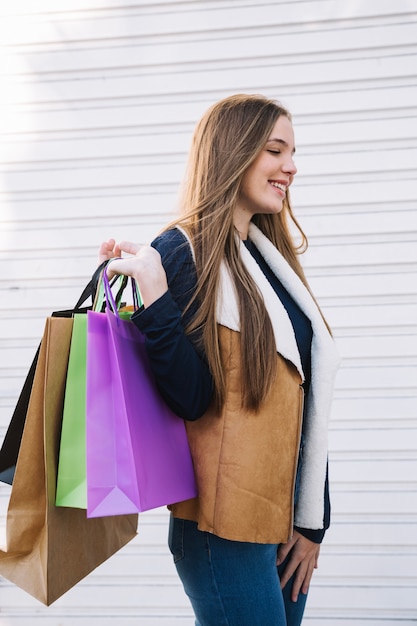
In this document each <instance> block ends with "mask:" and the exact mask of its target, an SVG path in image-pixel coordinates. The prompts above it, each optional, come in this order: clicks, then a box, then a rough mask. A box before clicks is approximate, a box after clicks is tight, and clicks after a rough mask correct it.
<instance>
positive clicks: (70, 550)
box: [0, 317, 137, 605]
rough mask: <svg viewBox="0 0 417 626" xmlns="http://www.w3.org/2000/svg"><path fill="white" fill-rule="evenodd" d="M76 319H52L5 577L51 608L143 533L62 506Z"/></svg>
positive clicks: (28, 427)
mask: <svg viewBox="0 0 417 626" xmlns="http://www.w3.org/2000/svg"><path fill="white" fill-rule="evenodd" d="M72 325H73V320H72V319H71V318H62V319H61V318H58V317H51V318H48V319H47V320H46V324H45V332H44V335H43V338H42V341H41V346H40V351H39V357H38V361H37V365H36V371H35V375H34V379H33V385H32V390H31V394H30V400H29V405H28V409H27V414H26V420H25V426H24V430H23V435H22V439H21V443H20V449H19V455H18V459H17V464H16V472H15V476H14V480H13V485H12V490H11V495H10V501H9V507H8V511H7V519H6V535H7V546H6V550H4V551H3V550H1V551H0V575H2V576H4V577H5V578H7V579H8V580H10V581H12V582H13V583H15V584H16V585H18V586H19V587H21V588H22V589H24V590H25V591H27V592H28V593H29V594H31V595H32V596H34V597H35V598H37V599H38V600H40V601H41V602H43V603H44V604H46V605H49V604H51V603H52V602H54V601H55V600H56V599H57V598H59V597H60V596H61V595H62V594H64V593H65V592H66V591H68V590H69V589H70V588H71V587H73V586H74V585H75V584H76V583H77V582H78V581H80V580H81V579H82V578H84V577H85V576H86V575H87V574H88V573H89V572H91V571H92V570H93V569H94V568H96V567H97V566H98V565H99V564H100V563H102V562H103V561H105V560H106V559H107V558H109V557H110V556H111V555H112V554H114V553H115V552H116V551H117V550H119V549H120V548H121V547H122V546H124V545H125V544H126V543H127V542H128V541H129V540H130V539H132V538H133V537H134V536H135V534H136V528H137V515H129V516H121V517H112V518H106V519H103V518H97V519H87V516H86V512H85V511H83V510H81V509H72V508H66V507H64V508H57V507H55V485H56V468H57V458H58V448H59V437H60V428H61V419H62V408H63V406H62V405H63V394H64V387H65V379H66V373H67V365H68V354H69V347H70V339H71V332H72Z"/></svg>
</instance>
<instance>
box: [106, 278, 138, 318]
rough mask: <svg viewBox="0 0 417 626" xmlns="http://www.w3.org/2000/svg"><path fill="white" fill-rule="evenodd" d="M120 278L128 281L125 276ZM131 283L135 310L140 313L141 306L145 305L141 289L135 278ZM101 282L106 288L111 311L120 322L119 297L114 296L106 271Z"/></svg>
mask: <svg viewBox="0 0 417 626" xmlns="http://www.w3.org/2000/svg"><path fill="white" fill-rule="evenodd" d="M119 277H122V278H123V279H126V281H127V279H128V277H127V276H123V275H119ZM130 281H131V285H132V297H133V308H134V310H135V311H138V310H139V309H140V308H141V306H142V305H143V302H142V298H141V295H140V291H139V287H138V285H137V283H136V280H135V279H134V278H131V279H130ZM101 282H102V285H103V287H104V296H105V298H106V301H107V304H108V305H109V306H110V308H111V310H112V311H113V313H114V314H115V316H116V317H117V319H118V320H119V319H120V315H119V310H118V302H117V296H116V299H115V298H114V296H113V292H112V290H111V285H110V281H109V277H108V276H107V272H106V270H104V271H103V274H102V281H101ZM118 295H119V294H118Z"/></svg>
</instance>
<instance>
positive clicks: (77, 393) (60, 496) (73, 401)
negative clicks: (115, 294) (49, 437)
mask: <svg viewBox="0 0 417 626" xmlns="http://www.w3.org/2000/svg"><path fill="white" fill-rule="evenodd" d="M86 368H87V315H84V314H82V313H80V314H76V315H74V324H73V329H72V337H71V347H70V354H69V361H68V371H67V380H66V386H65V397H64V411H63V417H62V430H61V444H60V449H59V463H58V477H57V487H56V501H55V503H56V505H57V506H69V507H73V508H80V509H86V508H87V467H86V447H85V398H86Z"/></svg>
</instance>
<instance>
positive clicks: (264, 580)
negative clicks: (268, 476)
mask: <svg viewBox="0 0 417 626" xmlns="http://www.w3.org/2000/svg"><path fill="white" fill-rule="evenodd" d="M169 548H170V550H171V552H172V555H173V557H174V563H175V566H176V568H177V571H178V574H179V577H180V578H181V581H182V584H183V586H184V590H185V593H186V594H187V595H188V597H189V599H190V601H191V604H192V607H193V609H194V614H195V617H196V626H299V625H300V624H301V620H302V618H303V613H304V608H305V603H306V600H307V595H304V594H302V593H300V594H299V596H298V601H297V602H292V601H291V599H290V593H291V587H292V582H293V581H292V580H290V581H289V583H288V584H287V585H286V587H285V588H284V590H282V591H281V587H280V582H279V572H280V568H281V567H285V563H283V564H282V565H281V566H280V568H278V569H277V566H276V557H277V549H278V545H277V544H259V543H244V542H240V541H228V540H226V539H220V537H216V535H213V534H210V533H207V532H201V531H199V530H198V529H197V524H196V523H195V522H190V521H187V520H182V519H176V518H173V517H172V516H171V520H170V528H169Z"/></svg>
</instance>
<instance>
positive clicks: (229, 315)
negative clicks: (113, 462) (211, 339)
mask: <svg viewBox="0 0 417 626" xmlns="http://www.w3.org/2000/svg"><path fill="white" fill-rule="evenodd" d="M180 230H181V232H182V233H183V234H184V235H185V237H186V238H187V240H188V241H189V238H188V236H187V234H186V233H185V232H184V231H183V230H182V229H180ZM249 239H250V240H251V241H252V242H253V243H254V244H255V246H256V247H257V249H258V250H259V252H260V253H261V254H262V256H263V258H264V259H265V261H266V262H267V264H268V265H269V267H270V268H271V270H272V271H273V272H274V274H275V275H276V276H277V278H278V279H279V280H280V281H281V283H282V284H283V286H284V287H285V289H286V290H287V291H288V293H289V294H290V295H291V296H292V298H293V299H294V300H295V302H296V303H297V304H298V306H299V307H300V309H301V310H302V311H303V312H304V313H305V315H306V316H307V317H308V318H309V319H310V321H311V325H312V330H313V339H312V346H311V385H310V390H309V394H308V398H307V404H306V417H305V421H306V424H305V446H304V451H303V466H302V474H301V481H300V490H299V497H298V503H297V507H296V511H295V525H297V526H299V527H301V528H309V529H314V530H316V529H320V528H323V511H324V483H325V478H326V465H327V428H328V420H329V416H330V408H331V401H332V395H333V383H334V378H335V375H336V371H337V368H338V366H339V361H340V357H339V353H338V351H337V349H336V346H335V344H334V341H333V339H332V337H331V335H330V333H329V332H328V330H327V328H326V325H325V323H324V321H323V318H322V317H321V314H320V312H319V310H318V308H317V305H316V303H315V302H314V300H313V298H312V297H311V295H310V293H309V292H308V290H307V289H306V287H305V286H304V284H303V283H302V281H301V280H300V278H299V277H298V276H297V274H296V273H295V272H294V271H293V269H292V268H291V267H290V265H289V264H288V263H287V261H286V260H285V259H284V257H283V256H282V255H281V254H280V252H278V250H277V249H276V248H275V246H274V245H273V244H272V243H271V241H269V239H268V238H267V237H265V235H264V234H263V233H262V232H261V231H260V230H259V228H257V227H256V226H255V225H254V224H252V223H251V224H250V226H249ZM190 247H191V250H192V246H191V245H190ZM192 253H193V256H194V252H193V250H192ZM240 253H241V257H242V261H243V263H244V264H245V266H246V268H247V270H248V272H249V273H250V274H251V276H252V278H253V280H254V281H255V283H256V284H257V285H258V287H259V290H260V292H261V293H262V296H263V298H264V302H265V306H266V309H267V311H268V314H269V316H270V318H271V323H272V327H273V330H274V335H275V341H276V348H277V352H278V353H279V354H281V355H282V356H283V357H284V358H285V359H287V360H289V361H290V362H291V363H293V364H294V365H295V367H296V368H297V370H298V371H299V372H300V374H301V376H302V377H303V378H304V374H303V371H302V367H301V359H300V355H299V352H298V348H297V343H296V340H295V335H294V330H293V327H292V324H291V321H290V319H289V317H288V314H287V312H286V310H285V308H284V306H283V305H282V303H281V301H280V299H279V298H278V296H277V295H276V293H275V291H274V289H273V288H272V287H271V285H270V283H269V282H268V280H267V279H266V277H265V275H264V273H263V272H262V270H261V268H260V267H259V265H258V264H257V262H256V261H255V259H254V258H253V257H252V255H251V254H250V252H249V251H248V250H247V248H246V246H245V244H244V243H243V242H240ZM217 297H218V300H217V302H218V305H217V321H218V323H219V324H222V325H224V326H226V327H227V328H230V329H231V330H236V331H239V330H240V321H239V307H238V302H237V297H236V291H235V288H234V284H233V281H232V278H231V276H230V273H229V270H228V268H227V266H226V264H225V263H223V264H222V268H221V273H220V286H219V292H218V296H217Z"/></svg>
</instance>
